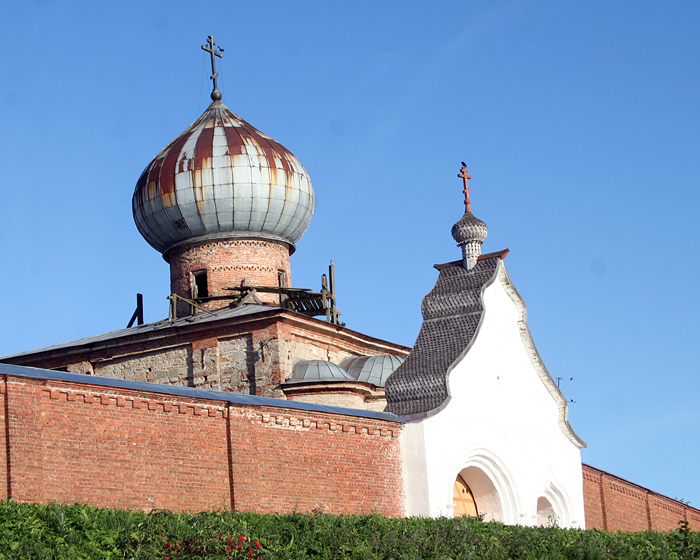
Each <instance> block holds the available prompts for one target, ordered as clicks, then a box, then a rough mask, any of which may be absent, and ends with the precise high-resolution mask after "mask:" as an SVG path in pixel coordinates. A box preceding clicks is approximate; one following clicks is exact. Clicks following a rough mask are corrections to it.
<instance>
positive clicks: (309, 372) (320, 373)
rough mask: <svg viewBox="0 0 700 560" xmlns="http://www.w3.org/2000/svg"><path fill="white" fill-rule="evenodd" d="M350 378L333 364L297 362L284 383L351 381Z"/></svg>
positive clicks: (322, 361) (309, 361) (315, 361)
mask: <svg viewBox="0 0 700 560" xmlns="http://www.w3.org/2000/svg"><path fill="white" fill-rule="evenodd" d="M351 380H352V377H350V376H349V375H348V373H347V372H346V371H345V370H344V369H342V368H341V367H340V366H339V365H337V364H334V363H333V362H326V361H324V360H297V361H296V362H295V363H294V366H293V367H292V375H290V376H289V377H288V378H287V381H286V383H294V382H296V383H299V382H303V381H351Z"/></svg>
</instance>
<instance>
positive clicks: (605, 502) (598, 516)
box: [583, 465, 700, 531]
mask: <svg viewBox="0 0 700 560" xmlns="http://www.w3.org/2000/svg"><path fill="white" fill-rule="evenodd" d="M583 499H584V508H585V511H586V528H588V529H605V530H608V531H646V530H649V529H652V530H654V531H674V530H676V529H678V522H679V521H680V520H687V521H688V522H689V523H690V527H691V528H692V529H693V530H696V531H697V530H699V529H700V510H697V509H695V508H693V507H690V506H688V505H686V504H683V503H681V502H678V501H676V500H672V499H671V498H668V497H666V496H662V495H661V494H657V493H656V492H652V491H651V490H648V489H646V488H643V487H642V486H638V485H637V484H634V483H632V482H629V481H627V480H625V479H623V478H620V477H617V476H615V475H612V474H610V473H606V472H605V471H601V470H599V469H596V468H593V467H590V466H588V465H583Z"/></svg>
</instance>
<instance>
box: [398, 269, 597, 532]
mask: <svg viewBox="0 0 700 560" xmlns="http://www.w3.org/2000/svg"><path fill="white" fill-rule="evenodd" d="M498 266H499V270H498V274H497V275H496V279H495V280H494V281H493V282H492V283H491V284H490V285H486V286H485V287H484V288H483V290H482V298H483V305H484V311H483V314H482V317H481V322H480V325H479V328H478V330H477V332H476V334H475V335H474V337H473V338H472V341H471V343H470V344H469V346H468V347H467V348H465V349H464V351H463V352H462V354H461V356H460V357H459V358H458V359H457V360H456V361H455V363H454V364H453V365H452V367H451V369H450V371H449V372H448V378H447V384H448V392H449V395H450V396H449V397H448V399H447V401H446V402H445V404H443V406H442V407H441V408H440V409H438V410H437V411H432V412H430V413H428V415H427V416H424V417H422V418H419V419H416V420H413V421H411V422H408V424H407V425H406V426H405V428H404V430H403V432H402V436H401V437H402V449H403V454H404V471H405V472H404V474H405V481H406V500H407V504H406V506H407V507H406V510H407V511H406V513H407V515H422V516H448V517H449V516H452V514H453V512H452V510H453V486H454V483H455V480H456V478H457V475H458V474H461V475H462V477H463V478H464V480H465V481H466V482H467V484H468V485H469V487H470V488H471V490H472V493H473V495H474V498H475V501H476V505H477V508H478V511H479V513H480V514H483V515H484V518H485V519H486V520H491V519H494V520H499V521H503V522H505V523H508V524H520V525H538V524H539V525H547V524H549V523H552V522H553V521H556V523H557V524H558V525H559V526H561V527H584V526H585V517H584V508H583V480H582V470H581V453H580V448H581V447H584V446H585V443H584V442H583V441H582V440H580V439H579V438H578V437H577V436H576V434H575V433H574V432H573V431H572V430H571V428H570V426H569V424H568V422H567V413H568V409H567V404H566V400H565V398H564V397H563V396H562V394H561V393H560V392H559V390H558V388H557V386H556V384H555V383H554V381H553V380H552V378H551V376H550V375H549V373H548V372H547V370H546V368H545V367H544V365H543V364H542V361H541V359H540V358H539V355H538V354H537V350H536V349H535V347H534V344H533V342H532V339H531V337H530V332H529V330H528V328H527V325H526V322H525V320H526V311H525V306H524V303H523V301H522V299H521V297H520V295H519V294H518V293H517V291H516V290H515V289H514V288H513V286H512V284H511V282H510V279H509V277H508V274H507V272H506V270H505V266H504V264H503V262H502V261H501V262H500V263H499V265H498Z"/></svg>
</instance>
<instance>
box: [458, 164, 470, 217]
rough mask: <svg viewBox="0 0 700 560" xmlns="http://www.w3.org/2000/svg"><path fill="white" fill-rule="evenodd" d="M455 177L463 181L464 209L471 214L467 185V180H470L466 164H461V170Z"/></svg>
mask: <svg viewBox="0 0 700 560" xmlns="http://www.w3.org/2000/svg"><path fill="white" fill-rule="evenodd" d="M457 177H460V178H461V179H462V181H464V190H463V191H462V192H463V193H464V207H465V209H466V211H467V212H469V213H471V211H472V203H471V200H469V183H468V180H469V179H471V178H472V176H471V175H469V171H468V170H467V164H466V163H464V162H462V169H460V170H459V174H458V175H457Z"/></svg>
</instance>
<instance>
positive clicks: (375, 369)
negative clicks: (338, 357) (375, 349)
mask: <svg viewBox="0 0 700 560" xmlns="http://www.w3.org/2000/svg"><path fill="white" fill-rule="evenodd" d="M405 359H406V358H404V357H402V356H393V355H391V354H380V355H378V356H362V357H359V358H346V359H345V360H343V361H342V362H341V363H340V367H342V368H344V369H345V370H346V371H347V372H348V375H349V376H350V377H352V378H353V379H356V380H357V381H364V382H365V383H371V384H372V385H376V386H377V387H384V383H385V382H386V380H387V379H388V378H389V376H390V375H391V374H392V373H394V370H395V369H396V368H397V367H399V366H400V365H401V364H402V363H403V361H404V360H405Z"/></svg>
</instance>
